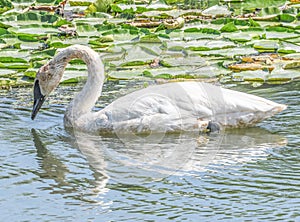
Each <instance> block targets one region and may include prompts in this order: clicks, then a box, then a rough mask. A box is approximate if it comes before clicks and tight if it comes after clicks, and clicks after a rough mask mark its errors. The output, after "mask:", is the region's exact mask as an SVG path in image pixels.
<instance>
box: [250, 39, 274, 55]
mask: <svg viewBox="0 0 300 222" xmlns="http://www.w3.org/2000/svg"><path fill="white" fill-rule="evenodd" d="M253 47H254V48H255V49H256V50H257V51H259V52H276V51H277V49H278V48H279V44H278V41H274V40H260V41H255V43H254V45H253Z"/></svg>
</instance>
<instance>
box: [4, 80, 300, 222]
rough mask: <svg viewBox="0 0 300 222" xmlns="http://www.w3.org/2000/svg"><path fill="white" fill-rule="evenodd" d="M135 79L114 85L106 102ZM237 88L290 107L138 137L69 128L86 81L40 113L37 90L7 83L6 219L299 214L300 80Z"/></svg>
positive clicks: (286, 217)
mask: <svg viewBox="0 0 300 222" xmlns="http://www.w3.org/2000/svg"><path fill="white" fill-rule="evenodd" d="M129 86H130V85H129ZM128 88H130V87H128V85H126V83H124V84H112V83H110V84H108V85H106V87H105V89H104V90H105V93H104V101H103V102H99V104H98V107H103V106H105V105H106V104H107V103H109V102H110V101H111V100H113V98H115V97H117V96H119V95H120V94H126V93H127V92H128V91H129V89H128ZM235 89H236V90H241V91H246V92H248V93H252V94H256V95H260V96H263V97H265V98H268V99H271V100H273V101H276V102H280V103H284V104H287V105H288V109H287V110H285V111H284V112H282V113H281V114H279V115H277V116H275V117H273V118H270V119H268V120H266V121H264V122H262V123H261V124H259V126H258V127H255V128H249V129H241V130H231V131H226V132H225V133H221V134H217V135H210V136H202V137H199V136H195V135H185V134H183V135H164V136H163V137H160V136H159V135H157V136H154V137H152V138H151V140H147V139H145V140H134V139H131V138H129V139H128V138H125V137H123V138H118V137H95V136H89V135H84V134H79V133H76V132H75V133H74V132H68V131H66V130H65V129H64V127H63V113H64V107H65V106H66V105H67V104H68V101H69V98H70V97H69V95H70V94H72V93H73V92H76V91H78V88H77V87H70V86H62V87H60V89H59V90H58V93H56V94H55V95H54V96H53V97H52V98H51V99H50V101H51V102H50V103H47V104H46V105H45V108H44V109H43V111H42V112H41V113H40V114H39V116H38V118H37V120H36V121H31V119H30V112H31V105H32V102H31V99H32V98H31V89H12V90H11V91H1V92H0V94H1V96H0V100H1V101H0V110H1V117H0V119H1V128H0V137H1V140H0V161H1V168H0V187H1V190H0V206H1V208H0V209H1V210H0V212H1V213H0V221H167V220H172V221H200V220H201V221H217V220H224V221H226V220H228V221H243V220H248V221H253V220H254V221H274V220H284V221H288V220H290V221H297V220H300V213H299V209H300V173H299V172H300V164H299V159H300V149H299V148H300V146H299V144H300V133H299V131H300V127H299V125H300V104H299V103H300V102H299V100H300V93H299V89H300V83H299V82H296V83H291V84H287V85H282V86H269V87H264V88H256V89H253V88H250V87H249V88H247V86H239V87H235ZM109 91H110V93H109ZM201 141H202V142H201ZM203 141H206V142H203Z"/></svg>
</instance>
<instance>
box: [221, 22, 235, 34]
mask: <svg viewBox="0 0 300 222" xmlns="http://www.w3.org/2000/svg"><path fill="white" fill-rule="evenodd" d="M220 31H221V32H235V31H238V28H237V27H236V26H235V25H234V23H233V22H230V23H228V24H226V25H224V26H223V27H222V28H221V30H220Z"/></svg>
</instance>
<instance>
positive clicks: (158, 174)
mask: <svg viewBox="0 0 300 222" xmlns="http://www.w3.org/2000/svg"><path fill="white" fill-rule="evenodd" d="M75 133H76V135H75V137H76V141H77V144H78V148H79V149H80V151H81V152H82V153H83V154H84V155H85V156H86V159H87V160H88V161H90V162H89V164H90V165H91V166H95V167H94V168H95V169H96V168H97V167H96V166H97V165H98V164H99V162H101V167H102V168H101V169H100V168H99V167H98V169H99V170H101V171H104V172H105V173H104V174H105V175H107V176H108V178H110V179H112V180H117V181H119V182H121V183H129V184H138V183H141V182H147V181H148V182H149V181H153V180H157V179H161V178H164V177H167V176H169V175H186V174H197V175H198V174H199V173H205V172H206V171H207V169H209V167H210V166H212V165H213V166H214V168H215V169H224V168H223V167H224V166H225V165H227V167H226V168H227V169H230V167H231V166H232V165H235V164H238V165H242V164H247V163H249V162H252V161H257V160H258V159H265V158H266V156H267V155H268V153H267V150H268V149H270V148H271V149H272V148H275V147H280V146H284V145H285V144H286V143H287V141H286V139H285V138H284V137H282V136H280V135H276V134H272V133H270V132H268V131H267V130H264V129H261V128H249V129H239V130H228V131H225V132H224V134H211V135H209V136H208V135H202V136H201V137H197V136H196V134H190V133H182V134H170V135H165V137H164V138H163V139H161V141H160V142H159V143H156V139H155V136H152V137H151V139H150V140H149V139H146V140H144V139H143V138H142V137H132V136H129V138H128V140H125V139H124V138H122V140H120V139H119V138H118V137H115V136H111V137H107V136H105V137H101V136H100V137H99V136H95V135H91V134H86V133H83V132H78V131H76V132H75ZM203 137H204V138H203ZM152 140H153V141H152ZM199 140H200V141H202V142H199ZM203 141H204V142H203ZM86 144H89V145H86ZM99 158H100V159H99ZM103 163H105V164H103ZM102 174H103V172H102Z"/></svg>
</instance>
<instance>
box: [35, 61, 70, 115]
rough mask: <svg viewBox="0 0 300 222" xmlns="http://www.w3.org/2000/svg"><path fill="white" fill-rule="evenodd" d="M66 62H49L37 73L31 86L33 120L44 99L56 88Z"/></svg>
mask: <svg viewBox="0 0 300 222" xmlns="http://www.w3.org/2000/svg"><path fill="white" fill-rule="evenodd" d="M65 66H66V62H65V61H60V62H54V61H53V60H51V61H50V62H49V63H47V64H46V65H43V66H42V67H41V68H40V69H39V70H38V72H37V74H36V78H35V81H34V86H33V95H34V103H33V109H32V113H31V119H32V120H33V119H34V118H35V116H36V114H37V113H38V111H39V110H40V108H41V106H42V105H43V103H44V101H45V99H46V97H47V96H48V95H49V94H50V93H51V92H52V91H53V90H54V89H55V88H56V87H57V86H58V84H59V82H60V79H61V77H62V75H63V72H64V70H65Z"/></svg>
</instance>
